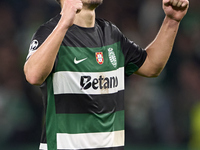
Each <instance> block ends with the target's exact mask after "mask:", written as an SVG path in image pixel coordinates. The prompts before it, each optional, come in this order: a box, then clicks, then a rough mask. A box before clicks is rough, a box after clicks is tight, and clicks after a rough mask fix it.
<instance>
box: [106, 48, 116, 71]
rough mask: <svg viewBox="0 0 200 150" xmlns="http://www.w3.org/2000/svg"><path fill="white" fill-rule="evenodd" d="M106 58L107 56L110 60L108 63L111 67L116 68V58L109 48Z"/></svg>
mask: <svg viewBox="0 0 200 150" xmlns="http://www.w3.org/2000/svg"><path fill="white" fill-rule="evenodd" d="M108 56H109V59H110V62H111V64H112V65H113V67H115V68H116V67H117V58H116V56H115V53H114V51H113V48H109V49H108Z"/></svg>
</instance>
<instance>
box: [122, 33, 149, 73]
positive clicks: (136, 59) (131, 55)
mask: <svg viewBox="0 0 200 150" xmlns="http://www.w3.org/2000/svg"><path fill="white" fill-rule="evenodd" d="M119 34H120V43H121V48H122V52H123V54H124V58H125V74H126V76H130V75H131V74H133V73H134V72H136V71H137V70H138V69H139V68H140V67H141V66H142V65H143V63H144V61H145V60H146V57H147V53H146V50H145V49H142V48H141V47H139V46H138V45H137V44H135V43H134V42H133V41H131V40H129V39H128V38H127V37H125V35H123V34H122V33H121V32H120V31H119Z"/></svg>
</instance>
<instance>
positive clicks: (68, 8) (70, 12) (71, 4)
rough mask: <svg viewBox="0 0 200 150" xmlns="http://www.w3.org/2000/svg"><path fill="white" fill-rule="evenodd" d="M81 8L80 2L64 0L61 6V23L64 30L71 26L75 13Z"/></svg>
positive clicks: (78, 0)
mask: <svg viewBox="0 0 200 150" xmlns="http://www.w3.org/2000/svg"><path fill="white" fill-rule="evenodd" d="M82 7H83V3H82V1H81V0H65V1H64V2H63V5H62V11H61V21H62V23H63V25H64V26H65V27H66V28H69V27H70V26H72V25H73V23H74V19H75V15H76V13H79V12H80V11H81V9H82Z"/></svg>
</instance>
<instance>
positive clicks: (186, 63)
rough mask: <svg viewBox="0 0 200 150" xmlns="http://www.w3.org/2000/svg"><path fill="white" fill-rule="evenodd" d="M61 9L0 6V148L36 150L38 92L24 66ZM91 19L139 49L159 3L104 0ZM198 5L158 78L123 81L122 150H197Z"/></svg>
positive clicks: (30, 2)
mask: <svg viewBox="0 0 200 150" xmlns="http://www.w3.org/2000/svg"><path fill="white" fill-rule="evenodd" d="M59 12H60V8H59V6H58V5H57V4H56V2H55V1H54V0H1V1H0V18H1V20H0V147H1V149H2V150H36V149H38V145H39V140H40V133H41V126H42V122H43V116H42V114H43V112H42V100H41V97H40V94H41V93H40V90H39V88H38V87H34V86H31V85H29V84H28V83H27V82H26V80H25V77H24V74H23V65H24V62H25V59H26V55H27V53H28V49H29V43H30V40H31V37H32V35H33V33H34V32H35V31H36V30H37V28H38V27H39V26H40V25H41V24H43V23H44V22H46V21H47V20H49V19H50V18H52V17H54V16H55V15H56V14H57V13H59ZM97 17H101V18H105V19H107V20H110V21H112V22H113V23H114V24H116V25H117V26H118V27H119V28H120V30H121V31H122V32H123V33H124V34H125V35H126V36H127V37H129V38H130V39H131V40H133V41H135V42H136V43H137V44H139V45H140V46H141V47H144V48H145V47H146V46H147V45H148V44H149V43H150V42H151V41H152V40H153V38H154V37H155V35H156V33H157V32H158V30H159V27H160V25H161V23H162V20H163V17H164V13H163V10H162V0H123V1H122V0H104V4H103V5H102V6H100V7H99V8H98V9H97ZM199 41H200V1H199V0H192V1H190V9H189V12H188V14H187V15H186V16H185V18H184V20H183V21H182V23H181V26H180V29H179V33H178V36H177V38H176V42H175V45H174V48H173V52H172V55H171V58H170V60H169V62H168V64H167V66H166V68H165V69H164V71H163V72H162V73H161V75H160V76H159V77H158V78H153V79H148V78H143V77H139V76H136V75H133V76H131V77H129V78H128V79H127V82H126V88H127V90H126V96H125V106H126V145H127V146H126V150H200V42H199Z"/></svg>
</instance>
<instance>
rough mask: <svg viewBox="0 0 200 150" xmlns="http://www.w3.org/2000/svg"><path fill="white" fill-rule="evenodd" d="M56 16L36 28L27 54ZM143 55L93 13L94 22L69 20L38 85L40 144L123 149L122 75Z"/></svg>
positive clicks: (69, 149)
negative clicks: (40, 94) (88, 24)
mask: <svg viewBox="0 0 200 150" xmlns="http://www.w3.org/2000/svg"><path fill="white" fill-rule="evenodd" d="M59 19H60V15H58V16H56V17H55V18H53V19H52V20H50V21H49V22H47V23H46V24H44V25H42V26H41V27H40V28H39V29H38V31H37V32H36V33H35V35H34V36H33V39H32V43H31V45H30V50H29V54H28V57H30V56H31V55H32V54H33V53H34V52H35V51H36V50H37V48H38V47H39V46H40V45H41V44H42V43H43V41H44V40H45V39H46V38H47V37H48V35H49V34H50V33H51V32H52V30H53V29H54V27H55V26H56V24H57V22H58V21H59ZM47 53H48V51H47ZM145 58H146V52H145V51H144V50H143V49H141V48H139V47H138V46H137V45H136V44H134V43H133V42H131V41H129V40H128V39H127V38H125V37H124V36H123V34H122V33H121V32H120V31H119V30H118V28H117V27H116V26H114V25H113V24H111V23H110V22H108V21H105V20H103V19H96V23H95V27H94V28H82V27H79V26H76V25H73V26H72V27H71V28H70V29H69V30H68V31H67V33H66V36H65V38H64V40H63V42H62V45H61V47H60V49H59V53H58V55H57V59H56V61H55V66H54V69H53V70H52V73H51V74H50V75H49V76H48V78H47V79H46V81H45V83H44V84H43V85H42V86H41V89H42V92H43V95H44V104H45V105H44V109H45V116H46V117H45V119H46V120H45V125H44V128H43V134H42V139H41V143H40V150H47V149H48V150H123V149H124V88H125V85H124V83H125V76H128V75H131V74H132V73H134V72H135V71H136V70H137V69H138V68H139V67H140V66H141V65H142V64H143V62H144V61H145Z"/></svg>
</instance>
